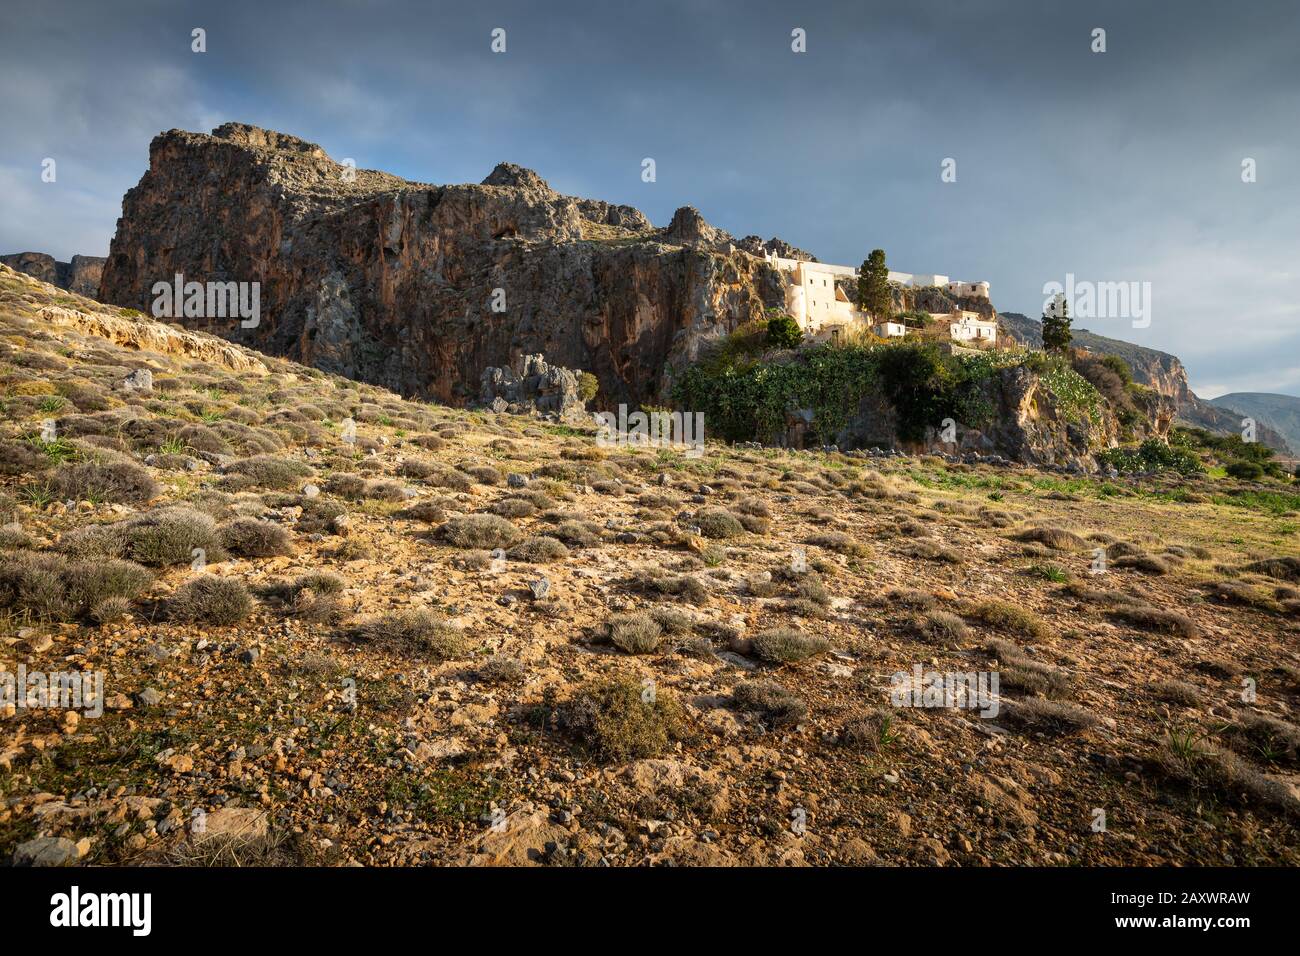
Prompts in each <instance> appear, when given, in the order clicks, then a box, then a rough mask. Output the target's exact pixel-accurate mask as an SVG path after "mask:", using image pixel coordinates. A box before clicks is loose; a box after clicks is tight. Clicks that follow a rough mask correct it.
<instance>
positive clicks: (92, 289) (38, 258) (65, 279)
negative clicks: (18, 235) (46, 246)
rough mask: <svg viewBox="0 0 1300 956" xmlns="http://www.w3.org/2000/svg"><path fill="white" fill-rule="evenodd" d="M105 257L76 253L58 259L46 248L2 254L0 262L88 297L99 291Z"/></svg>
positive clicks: (97, 293)
mask: <svg viewBox="0 0 1300 956" xmlns="http://www.w3.org/2000/svg"><path fill="white" fill-rule="evenodd" d="M106 261H107V260H106V259H105V258H104V257H103V256H73V257H72V261H71V262H58V261H56V260H55V258H54V257H53V256H49V255H46V254H45V253H43V252H17V253H14V254H13V255H9V256H0V263H3V264H4V265H7V266H8V267H9V268H11V269H15V270H17V271H18V272H25V273H26V274H27V275H29V276H32V277H33V278H35V279H40V280H41V281H42V282H48V283H49V284H50V285H54V286H58V287H59V288H60V289H67V290H68V291H69V292H75V293H77V295H84V296H87V297H88V298H94V297H95V296H97V295H99V281H100V277H101V276H102V274H103V272H104V263H105V262H106Z"/></svg>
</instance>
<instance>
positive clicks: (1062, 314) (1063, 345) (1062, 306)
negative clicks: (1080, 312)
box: [1042, 295, 1074, 352]
mask: <svg viewBox="0 0 1300 956" xmlns="http://www.w3.org/2000/svg"><path fill="white" fill-rule="evenodd" d="M1042 321H1043V349H1044V351H1047V352H1064V351H1065V350H1066V349H1068V348H1069V347H1070V342H1071V341H1072V340H1073V338H1074V337H1073V335H1071V333H1070V307H1069V306H1068V305H1067V304H1066V301H1065V296H1061V295H1058V296H1057V297H1056V298H1055V299H1054V300H1053V301H1052V305H1051V306H1050V307H1049V308H1048V309H1047V311H1046V312H1044V313H1043V320H1042Z"/></svg>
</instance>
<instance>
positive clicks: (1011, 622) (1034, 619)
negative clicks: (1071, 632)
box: [962, 598, 1051, 641]
mask: <svg viewBox="0 0 1300 956" xmlns="http://www.w3.org/2000/svg"><path fill="white" fill-rule="evenodd" d="M962 616H963V617H966V618H969V619H973V620H976V621H980V622H982V623H984V624H987V625H989V626H990V627H995V628H997V629H998V630H1000V631H1005V632H1006V633H1008V634H1014V635H1016V636H1017V637H1020V638H1022V639H1024V640H1028V641H1041V640H1044V639H1046V638H1047V637H1049V636H1050V635H1051V630H1050V629H1049V628H1048V626H1047V625H1046V624H1045V623H1043V620H1042V619H1041V618H1040V617H1039V616H1038V615H1037V614H1035V613H1034V612H1033V611H1030V610H1028V609H1027V608H1023V607H1020V606H1019V605H1017V604H1012V603H1010V602H1009V601H1003V600H999V599H998V598H988V599H986V600H983V601H979V602H976V603H975V604H972V605H969V606H968V607H966V608H964V609H963V610H962Z"/></svg>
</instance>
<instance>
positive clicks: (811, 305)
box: [763, 253, 997, 343]
mask: <svg viewBox="0 0 1300 956" xmlns="http://www.w3.org/2000/svg"><path fill="white" fill-rule="evenodd" d="M763 258H764V260H765V261H766V262H767V263H768V264H769V265H771V266H772V267H773V268H775V269H777V270H779V271H780V272H783V273H785V275H786V286H785V307H786V311H787V312H789V313H790V315H791V316H793V317H794V319H795V321H796V322H798V323H799V327H800V328H801V329H803V330H804V332H805V334H808V335H818V334H820V333H821V332H823V331H826V330H828V329H830V328H833V327H836V326H845V325H856V324H867V323H870V322H871V318H870V317H869V316H868V315H867V314H866V313H864V312H861V311H859V310H858V309H857V308H856V307H855V306H854V304H853V303H852V302H851V301H850V300H849V297H848V296H847V295H845V294H844V291H843V290H842V289H840V288H839V285H838V282H837V280H839V279H856V278H857V275H858V270H857V269H855V268H854V267H853V266H836V265H831V264H829V263H825V262H807V261H805V260H803V259H784V258H782V257H780V256H778V255H775V254H773V253H768V254H766V255H764V257H763ZM889 281H890V282H893V283H897V284H898V285H901V286H905V287H908V288H918V289H919V288H924V287H927V286H937V287H939V288H942V289H945V290H946V291H947V292H948V293H949V294H950V295H956V296H968V297H975V298H981V299H987V298H988V297H989V284H988V283H987V282H958V281H954V280H951V279H949V278H948V277H947V276H942V275H937V274H925V273H919V274H913V273H910V272H890V273H889ZM936 318H941V319H944V320H948V319H949V318H951V320H952V322H951V328H952V338H953V340H954V341H961V342H972V341H980V342H990V343H991V342H995V341H996V340H997V323H996V322H988V321H985V320H984V319H983V318H982V317H981V316H980V315H979V313H977V312H962V313H961V315H960V316H958V315H957V314H956V313H954V314H953V315H952V316H951V317H950V316H947V315H942V316H936ZM873 331H874V332H875V333H876V334H877V335H879V336H881V337H882V338H903V337H904V336H906V335H907V327H906V326H905V325H904V324H903V323H901V322H894V321H884V322H880V323H877V324H875V325H874V326H873Z"/></svg>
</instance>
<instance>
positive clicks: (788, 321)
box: [767, 315, 803, 349]
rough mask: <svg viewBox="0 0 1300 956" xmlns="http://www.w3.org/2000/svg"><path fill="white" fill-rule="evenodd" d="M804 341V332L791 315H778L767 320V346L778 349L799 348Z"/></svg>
mask: <svg viewBox="0 0 1300 956" xmlns="http://www.w3.org/2000/svg"><path fill="white" fill-rule="evenodd" d="M802 341H803V330H802V329H801V328H799V323H798V322H796V321H795V320H794V318H793V317H792V316H789V315H777V316H773V317H772V318H770V319H768V320H767V344H768V345H771V346H773V347H775V348H778V349H793V348H798V346H799V343H800V342H802Z"/></svg>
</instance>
